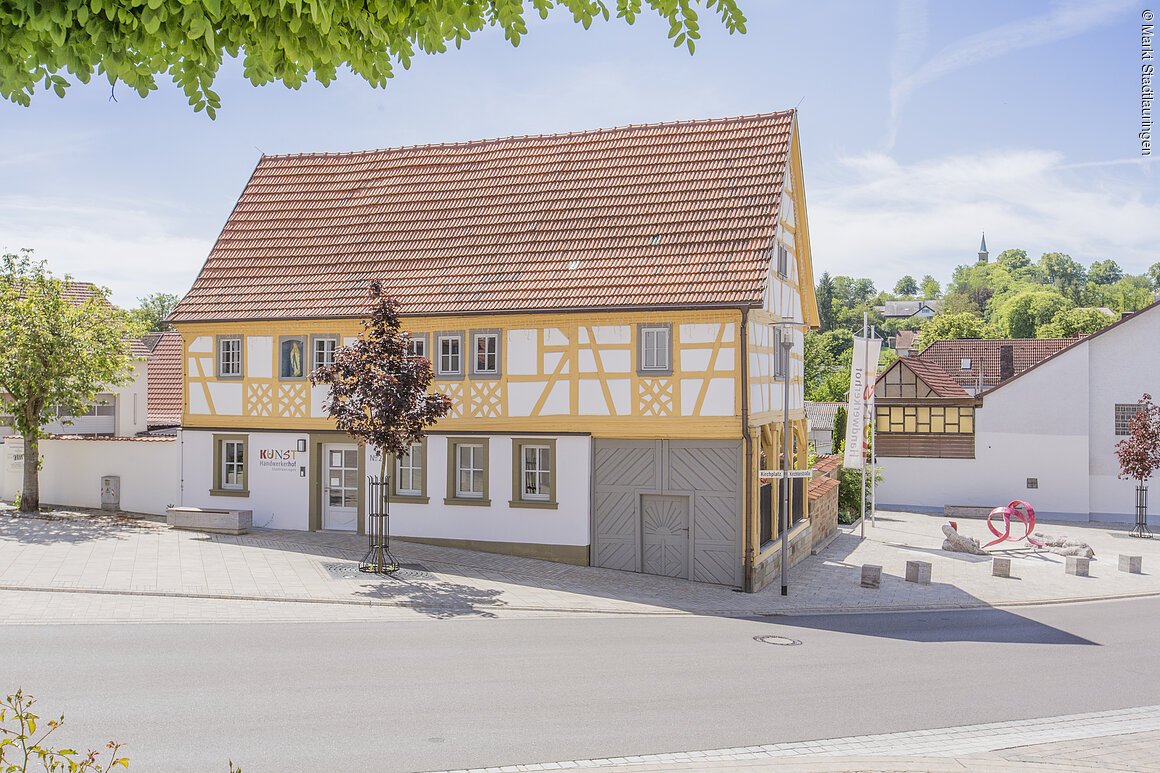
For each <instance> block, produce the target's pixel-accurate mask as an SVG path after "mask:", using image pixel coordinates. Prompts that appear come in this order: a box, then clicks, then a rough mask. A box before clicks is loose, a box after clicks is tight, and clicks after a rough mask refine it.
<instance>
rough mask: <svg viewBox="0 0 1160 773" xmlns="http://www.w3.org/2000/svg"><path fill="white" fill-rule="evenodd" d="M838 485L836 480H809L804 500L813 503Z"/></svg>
mask: <svg viewBox="0 0 1160 773" xmlns="http://www.w3.org/2000/svg"><path fill="white" fill-rule="evenodd" d="M840 485H841V483H840V482H839V481H838V479H837V478H813V479H812V480H810V485H809V488H808V489H806V498H807V499H809V501H811V502H813V501H815V500H817V499H820V498H821V497H823V496H825V495H826V494H827V493H828V492H829V491H831V490H833V489H836V488H838V486H840Z"/></svg>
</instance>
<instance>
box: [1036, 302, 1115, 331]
mask: <svg viewBox="0 0 1160 773" xmlns="http://www.w3.org/2000/svg"><path fill="white" fill-rule="evenodd" d="M1115 321H1116V318H1115V317H1113V316H1112V315H1111V314H1108V313H1107V312H1106V311H1104V310H1102V309H1093V308H1090V307H1089V308H1079V309H1062V310H1060V311H1059V312H1057V313H1056V315H1055V316H1054V317H1052V318H1051V321H1050V322H1048V323H1046V324H1044V325H1040V326H1039V327H1037V328H1036V329H1035V337H1036V338H1075V337H1076V336H1078V335H1088V334H1089V333H1094V332H1096V331H1097V330H1102V329H1104V328H1105V327H1107V326H1108V325H1110V324H1112V323H1113V322H1115Z"/></svg>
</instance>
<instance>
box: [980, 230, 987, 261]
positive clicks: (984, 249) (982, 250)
mask: <svg viewBox="0 0 1160 773" xmlns="http://www.w3.org/2000/svg"><path fill="white" fill-rule="evenodd" d="M987 257H988V256H987V233H986V232H985V231H984V232H983V239H982V241H980V242H979V262H980V263H986V262H987Z"/></svg>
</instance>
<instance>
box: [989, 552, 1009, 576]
mask: <svg viewBox="0 0 1160 773" xmlns="http://www.w3.org/2000/svg"><path fill="white" fill-rule="evenodd" d="M991 574H992V575H993V576H995V577H1010V576H1011V559H1010V558H1002V557H1000V556H995V557H994V558H992V559H991Z"/></svg>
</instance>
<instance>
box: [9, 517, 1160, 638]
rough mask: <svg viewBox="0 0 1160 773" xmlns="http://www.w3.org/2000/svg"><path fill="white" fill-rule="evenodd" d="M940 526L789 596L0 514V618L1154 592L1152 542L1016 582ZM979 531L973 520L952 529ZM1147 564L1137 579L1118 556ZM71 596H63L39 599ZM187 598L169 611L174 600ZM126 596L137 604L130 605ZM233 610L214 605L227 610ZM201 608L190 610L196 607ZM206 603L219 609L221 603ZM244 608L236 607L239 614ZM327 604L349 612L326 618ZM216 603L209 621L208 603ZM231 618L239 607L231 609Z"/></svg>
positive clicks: (1157, 580) (361, 542)
mask: <svg viewBox="0 0 1160 773" xmlns="http://www.w3.org/2000/svg"><path fill="white" fill-rule="evenodd" d="M943 522H944V521H943V519H942V518H939V517H935V516H927V515H919V514H910V513H882V514H879V516H878V518H877V522H876V524H874V525H868V526H867V527H866V539H865V540H861V539H859V537H858V535H857V530H856V527H855V528H854V529H850V528H847V529H845V530H843V532H842V533H841V534H840V535H839V536H838V538H837V539H836V540H834V542H832V543H831V544H830V545H829V546H828V547H827V548H826V549H825V550H823V551H822V553H821V554H820V555H816V556H811V557H809V558H807V559H806V560H805V561H804V562H802V563H801V564H799V565H798V566H796V567H794V568H793V569H792V570H791V574H790V586H791V590H790V596H789V598H788V599H787V598H783V597H781V596H780V595H779V589H778V588H777V587H773V586H771V587H770V588H767V589H765V590H764V591H762V592H760V593H753V594H745V593H738V592H735V591H733V590H731V589H729V588H724V587H720V586H714V585H708V584H704V583H694V582H688V581H684V580H677V579H671V578H665V577H655V576H651V575H643V574H634V573H630V572H619V571H615V570H609V569H600V568H594V567H577V566H570V565H565V564H556V563H551V562H546V561H537V560H534V559H527V558H516V557H511V556H500V555H493V554H489V553H479V552H474V551H467V550H458V549H454V548H442V547H433V546H429V545H420V544H416V543H408V542H403V541H401V540H396V541H395V543H394V544H393V545H392V548H393V549H394V551H395V554H396V556H397V557H398V559H399V560H400V562H401V563H402V564H403V565H404V570H403V571H401V572H400V573H399V574H398V575H397V576H395V577H391V578H380V577H375V576H371V575H365V574H360V573H359V572H358V571H356V569H355V564H356V563H357V561H358V559H359V558H360V557H361V556H362V554H363V552H364V550H365V546H366V543H365V538H363V537H359V536H357V535H350V534H341V533H329V532H323V533H307V532H292V531H273V530H256V531H254V532H253V533H251V534H248V535H243V536H236V537H235V536H224V535H207V534H200V533H195V532H185V531H177V530H172V529H169V528H167V527H166V526H164V525H163V524H160V523H157V522H154V521H150V520H129V519H124V518H107V517H98V516H91V515H88V516H76V517H60V518H54V519H45V518H27V517H20V516H15V515H12V514H11V513H0V621H4V622H7V623H20V622H70V621H71V622H86V621H100V622H108V621H142V622H159V621H164V620H183V619H188V620H203V619H215V620H220V619H237V620H239V621H241V620H248V619H252V620H299V619H301V620H307V619H309V620H317V619H325V620H330V619H352V620H367V619H399V618H400V617H402V618H415V617H419V618H448V617H464V616H474V617H505V616H520V617H526V616H529V615H532V616H534V615H559V614H573V615H574V614H590V615H623V614H636V615H666V614H709V615H733V616H740V615H763V614H789V613H810V612H836V611H837V612H840V611H875V610H880V611H885V610H898V609H924V608H925V609H929V608H936V607H942V608H954V607H979V606H987V605H1014V604H1023V603H1043V602H1061V601H1077V600H1088V599H1093V598H1112V597H1130V596H1135V595H1149V594H1158V593H1160V572H1155V571H1150V570H1154V568H1155V567H1156V566H1157V565H1160V540H1155V541H1151V540H1136V539H1131V538H1129V537H1128V536H1127V532H1126V530H1122V529H1117V528H1109V527H1097V526H1091V525H1083V526H1076V525H1071V526H1066V527H1063V526H1054V525H1049V526H1045V527H1043V529H1042V530H1043V531H1047V532H1049V533H1053V534H1068V535H1071V536H1078V537H1080V538H1082V539H1084V540H1086V541H1087V542H1089V543H1090V544H1091V545H1092V546H1093V547H1094V549H1095V550H1096V555H1097V560H1095V561H1093V562H1092V566H1091V577H1086V578H1085V577H1074V576H1070V575H1067V574H1065V573H1064V569H1063V563H1064V561H1063V559H1062V558H1061V557H1059V556H1055V555H1051V554H1034V553H1029V552H1011V553H1008V554H1007V555H1010V556H1011V557H1012V558H1013V561H1012V575H1013V577H1012V578H1010V579H1003V578H997V577H992V576H991V571H990V568H991V567H990V561H989V559H987V558H985V557H979V556H968V555H963V554H955V553H945V552H943V551H941V550H940V549H939V545H940V544H941V539H942V535H941V533H940V532H939V526H940V525H941V524H942V523H943ZM960 529H961V530H962V531H963V532H964V533H967V534H970V535H973V536H978V537H982V536H984V534H985V533H986V532H985V527H984V524H983V522H982V521H977V520H976V521H970V520H960ZM1120 552H1132V553H1134V554H1137V555H1142V556H1143V557H1144V559H1143V560H1144V571H1145V573H1144V574H1128V573H1125V572H1120V571H1118V569H1117V560H1116V559H1117V555H1118V553H1120ZM914 559H918V560H924V561H930V562H931V564H932V574H933V581H932V583H931V584H930V585H918V584H915V583H908V582H905V581H904V580H903V576H904V574H905V564H906V561H907V560H914ZM864 563H871V564H879V565H881V566H882V567H883V572H884V576H883V581H882V587H881V588H880V589H877V590H871V589H865V588H862V587H860V586H859V573H860V567H861V565H862V564H864ZM60 591H65V592H67V593H61V594H59V596H60V597H59V598H52V599H48V597H47V596H46V595H45V594H49V593H53V592H60ZM177 598H181V599H184V601H182V602H179V601H176V600H175V599H177ZM126 599H131V600H126ZM227 601H228V602H229V603H222V602H227ZM197 602H200V603H197ZM210 602H218V603H216V604H214V603H210ZM239 605H240V606H239ZM335 607H346V608H345V609H335ZM218 608H220V609H221V610H222V613H221V614H220V615H219V614H217V613H216V612H214V611H212V610H216V609H218ZM235 609H236V610H238V611H237V612H236V614H235V612H234V610H235Z"/></svg>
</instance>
